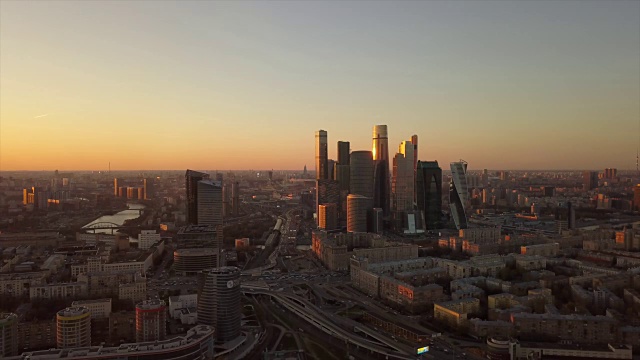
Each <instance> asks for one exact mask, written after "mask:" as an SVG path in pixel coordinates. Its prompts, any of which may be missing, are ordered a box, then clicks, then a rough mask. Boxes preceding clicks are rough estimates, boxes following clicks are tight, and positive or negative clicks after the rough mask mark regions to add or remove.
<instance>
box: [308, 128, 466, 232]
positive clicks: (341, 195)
mask: <svg viewBox="0 0 640 360" xmlns="http://www.w3.org/2000/svg"><path fill="white" fill-rule="evenodd" d="M315 142H316V213H317V216H318V218H317V222H318V226H319V227H320V228H323V229H326V230H336V229H340V228H344V227H345V226H346V229H347V231H348V232H381V231H382V229H384V228H389V229H393V230H394V231H398V232H404V233H418V232H424V231H426V230H432V229H438V228H441V227H442V169H441V168H440V166H439V165H438V162H437V161H419V160H418V136H417V135H413V136H412V137H411V139H409V140H406V141H402V142H401V143H400V145H399V148H398V152H397V153H396V154H395V155H394V157H393V158H392V162H391V164H390V160H391V159H390V157H389V140H388V132H387V126H386V125H375V126H374V127H373V136H372V149H371V150H370V151H369V150H357V151H351V149H350V143H349V142H346V141H339V142H338V146H337V158H338V160H337V161H335V160H331V159H329V158H328V136H327V132H326V131H324V130H319V131H317V132H316V135H315ZM390 165H391V166H390ZM451 171H452V181H451V185H450V194H449V195H450V203H451V211H450V213H451V216H452V218H453V221H454V223H455V225H456V227H457V228H458V229H461V228H466V226H467V221H466V209H467V204H468V201H469V199H468V194H467V183H466V171H467V163H466V162H464V161H460V162H455V163H452V164H451Z"/></svg>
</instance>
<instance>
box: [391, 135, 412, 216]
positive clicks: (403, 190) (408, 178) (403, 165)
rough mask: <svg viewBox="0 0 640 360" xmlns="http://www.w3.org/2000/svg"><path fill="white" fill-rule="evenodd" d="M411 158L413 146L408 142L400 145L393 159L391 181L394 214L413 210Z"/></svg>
mask: <svg viewBox="0 0 640 360" xmlns="http://www.w3.org/2000/svg"><path fill="white" fill-rule="evenodd" d="M413 158H414V154H413V144H412V143H411V142H409V141H403V142H402V143H400V147H399V149H398V153H397V154H396V156H394V158H393V177H392V181H391V194H392V199H393V202H392V208H393V211H394V212H396V213H400V212H407V211H410V210H413V199H414V198H415V195H414V191H415V183H414V180H415V172H414V168H413Z"/></svg>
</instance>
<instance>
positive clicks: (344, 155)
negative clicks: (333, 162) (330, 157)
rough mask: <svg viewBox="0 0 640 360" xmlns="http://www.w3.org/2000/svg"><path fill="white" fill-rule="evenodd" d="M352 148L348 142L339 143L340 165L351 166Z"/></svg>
mask: <svg viewBox="0 0 640 360" xmlns="http://www.w3.org/2000/svg"><path fill="white" fill-rule="evenodd" d="M350 146H351V144H350V143H349V142H348V141H338V164H340V165H349V160H350V153H351V150H350Z"/></svg>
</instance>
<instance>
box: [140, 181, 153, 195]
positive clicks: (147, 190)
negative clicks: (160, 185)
mask: <svg viewBox="0 0 640 360" xmlns="http://www.w3.org/2000/svg"><path fill="white" fill-rule="evenodd" d="M142 188H143V189H144V190H143V192H144V194H143V198H144V199H145V200H150V199H151V197H152V196H153V191H154V190H153V179H151V178H144V179H143V180H142Z"/></svg>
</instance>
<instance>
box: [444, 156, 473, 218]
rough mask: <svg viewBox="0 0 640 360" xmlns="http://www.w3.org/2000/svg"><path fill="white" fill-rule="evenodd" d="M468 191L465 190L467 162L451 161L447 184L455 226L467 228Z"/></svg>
mask: <svg viewBox="0 0 640 360" xmlns="http://www.w3.org/2000/svg"><path fill="white" fill-rule="evenodd" d="M468 198H469V193H468V190H467V162H466V161H462V160H461V161H459V162H452V163H451V184H450V185H449V205H450V206H451V217H452V218H453V221H454V222H455V224H456V228H457V229H458V230H460V229H466V228H467V213H466V209H467V204H468V201H469V200H468Z"/></svg>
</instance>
